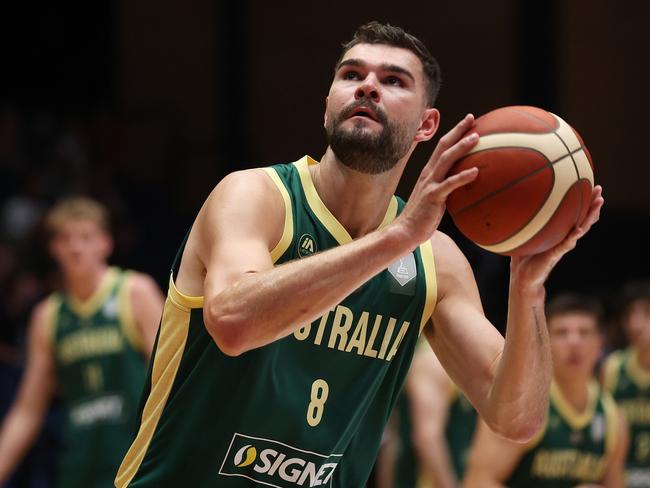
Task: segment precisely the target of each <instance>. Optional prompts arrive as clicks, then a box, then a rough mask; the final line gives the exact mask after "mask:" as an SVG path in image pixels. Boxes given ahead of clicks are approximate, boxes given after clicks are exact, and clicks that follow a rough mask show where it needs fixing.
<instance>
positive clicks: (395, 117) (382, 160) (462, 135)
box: [116, 23, 603, 488]
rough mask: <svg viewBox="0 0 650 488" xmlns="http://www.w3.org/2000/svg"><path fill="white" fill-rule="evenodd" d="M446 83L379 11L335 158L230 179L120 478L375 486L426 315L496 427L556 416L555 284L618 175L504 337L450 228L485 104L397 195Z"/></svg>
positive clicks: (190, 270)
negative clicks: (448, 214) (407, 192)
mask: <svg viewBox="0 0 650 488" xmlns="http://www.w3.org/2000/svg"><path fill="white" fill-rule="evenodd" d="M438 87H439V73H438V67H437V64H436V63H435V60H433V58H432V57H431V55H430V54H429V53H428V51H427V50H426V48H425V47H424V45H423V44H422V43H421V42H420V41H419V40H417V39H416V38H414V37H413V36H411V35H409V34H406V33H405V32H404V31H403V30H402V29H399V28H396V27H392V26H388V25H381V24H378V23H371V24H368V25H366V26H364V27H362V28H361V29H360V30H359V31H358V32H357V35H356V36H355V38H354V39H353V40H352V41H351V42H350V43H348V44H347V45H346V47H345V48H344V53H343V55H342V57H341V59H340V60H339V62H338V63H337V65H336V68H335V74H334V80H333V82H332V84H331V87H330V91H329V95H328V97H327V107H326V110H325V117H324V125H325V128H326V132H327V134H328V136H329V146H328V148H327V149H326V151H325V154H324V155H323V156H322V158H321V161H320V163H319V162H318V161H315V160H313V159H311V158H310V157H307V156H305V157H303V158H301V159H300V160H298V161H297V162H296V163H294V164H282V165H277V166H273V167H270V168H264V169H253V170H247V171H241V172H236V173H233V174H231V175H229V176H227V177H226V178H224V180H223V181H221V182H220V183H219V184H218V185H217V187H216V188H215V190H214V191H213V193H212V194H211V195H210V196H209V197H208V199H207V201H206V202H205V204H204V206H203V208H202V209H201V210H200V212H199V214H198V216H197V218H196V221H195V223H194V225H193V227H192V230H191V232H190V233H189V235H188V238H187V240H186V241H185V242H184V243H183V246H182V247H181V249H180V251H179V254H178V257H177V259H176V261H175V263H174V265H173V271H172V274H171V276H170V281H169V292H168V297H167V302H166V304H165V310H164V312H163V321H162V327H161V330H160V335H159V338H158V342H157V346H156V350H155V352H154V359H153V363H152V368H151V381H150V382H149V381H148V382H147V384H148V385H149V386H150V389H149V391H148V398H147V399H146V403H145V404H144V407H143V410H142V412H141V425H140V430H139V432H138V434H137V437H136V439H135V441H134V442H133V444H132V445H131V448H130V449H129V451H128V453H127V455H126V456H125V459H124V461H123V462H122V465H121V467H120V470H119V472H118V475H117V478H116V485H117V486H118V487H124V486H133V487H142V486H156V487H160V486H178V485H181V484H182V485H185V486H219V487H241V486H258V485H262V486H265V485H266V486H282V487H284V486H325V485H327V486H337V487H346V488H348V487H350V488H353V487H360V486H363V485H364V483H365V481H366V479H367V478H368V475H369V472H370V470H371V467H372V464H373V461H374V459H375V457H376V454H377V449H378V446H379V442H380V438H381V435H382V431H383V427H384V425H385V423H386V420H387V418H388V415H389V413H390V411H391V408H392V406H393V405H394V402H395V400H396V398H397V395H398V392H399V390H400V387H401V385H402V382H403V380H404V377H405V375H406V372H407V370H408V366H409V364H410V361H411V357H412V355H413V351H414V349H415V343H416V342H417V339H418V337H419V335H420V332H421V331H422V330H423V329H424V331H425V332H424V333H425V334H426V335H427V337H428V338H429V340H430V341H431V343H432V347H433V349H434V350H435V351H436V353H437V355H438V357H439V358H440V361H441V363H442V364H443V366H444V367H445V369H446V370H447V371H448V372H449V374H450V376H451V377H452V378H453V379H454V380H455V381H456V382H457V383H458V384H459V385H460V386H461V388H462V389H463V390H464V392H465V393H466V394H467V395H468V397H469V398H470V399H471V400H472V403H473V404H474V405H476V406H477V408H478V410H479V412H480V413H481V414H482V415H483V417H484V418H485V419H486V420H487V422H488V423H489V424H490V425H491V426H492V427H493V428H494V429H496V430H497V431H499V432H501V433H502V434H503V435H506V436H508V437H511V438H514V439H519V440H524V439H528V438H529V437H530V436H532V435H533V433H534V432H535V431H537V429H538V428H539V426H540V425H541V422H542V420H543V416H544V411H545V408H544V406H545V402H546V399H547V394H548V384H549V381H550V353H549V349H548V341H547V335H546V327H545V325H544V317H543V296H544V288H543V283H544V280H545V279H546V277H547V275H548V273H549V272H550V270H551V268H552V267H553V266H554V265H555V263H557V261H558V260H559V259H560V257H561V256H562V255H563V254H564V253H566V252H567V251H568V250H569V249H570V248H572V247H573V246H574V245H575V244H576V241H577V239H578V238H579V237H580V236H582V235H583V234H584V233H585V232H586V231H587V229H588V228H589V227H590V226H591V225H592V224H593V223H594V222H595V221H596V220H597V218H598V213H599V208H600V206H601V205H602V202H603V200H602V198H601V196H600V188H597V189H596V190H595V191H594V195H593V202H592V205H591V208H590V211H589V213H588V216H587V217H586V218H585V220H584V221H583V222H581V223H580V225H579V227H578V228H576V229H575V230H574V231H573V232H572V233H571V235H570V236H568V237H567V239H566V240H565V241H564V242H562V243H561V244H560V245H559V246H558V247H556V248H554V249H553V250H551V251H549V252H547V253H545V254H541V255H537V256H529V257H526V258H518V259H514V260H513V261H512V271H511V273H512V287H511V294H510V299H511V301H510V321H509V323H508V327H509V332H508V338H507V340H506V344H505V347H504V342H503V338H502V337H501V335H500V334H499V333H498V331H497V330H496V329H495V328H494V327H493V326H492V325H491V324H490V323H489V322H488V321H487V319H486V318H485V316H484V314H483V312H482V308H481V304H480V300H479V295H478V292H477V289H476V284H475V281H474V278H473V276H472V274H471V271H470V267H469V264H468V263H467V261H466V260H465V258H464V257H463V255H462V254H461V252H460V251H459V250H458V248H457V247H456V246H455V244H454V243H453V242H452V241H451V240H450V239H449V238H448V237H447V236H445V235H443V234H441V233H440V232H436V228H437V226H438V223H439V222H440V219H441V217H442V214H443V212H444V208H445V199H446V198H447V195H448V194H449V192H451V191H452V190H454V189H455V188H458V187H460V186H462V185H464V184H466V183H468V182H470V181H472V180H473V179H474V178H475V177H476V175H477V172H478V170H477V169H475V168H474V169H469V170H467V171H465V172H463V173H460V174H459V175H457V176H454V177H451V178H446V177H445V175H446V173H447V171H448V170H449V168H450V166H451V165H452V164H453V162H454V161H456V160H457V159H458V158H459V157H461V156H462V155H463V154H465V153H466V152H467V151H468V150H469V149H470V148H472V147H473V146H474V145H475V144H476V141H477V137H476V135H468V134H467V133H468V131H470V129H471V128H472V126H473V118H472V116H471V115H468V116H467V117H465V118H464V119H463V120H462V121H461V122H460V123H459V124H458V125H457V126H456V127H455V128H454V129H452V130H451V131H450V132H449V133H448V134H447V135H446V136H445V137H443V138H442V140H441V142H440V143H439V144H438V146H437V148H436V149H435V151H434V152H433V155H432V157H431V159H430V161H429V163H428V164H427V166H426V167H425V168H424V170H423V172H422V175H421V177H420V179H419V180H418V182H417V184H416V186H415V188H414V190H413V193H412V194H411V197H410V199H409V202H408V203H407V204H406V205H404V204H403V203H402V202H400V201H399V200H398V199H397V198H395V197H394V196H393V193H394V191H395V189H396V187H397V183H398V181H399V179H400V176H401V174H402V171H403V170H404V167H405V165H406V163H407V161H408V159H409V156H410V155H411V153H412V152H413V150H414V148H415V147H416V145H417V144H418V143H419V142H421V141H426V140H429V139H431V137H433V135H434V133H435V132H436V129H437V127H438V122H439V113H438V111H437V110H436V109H435V108H433V104H434V99H435V95H436V93H437V91H438ZM434 259H435V266H434ZM431 317H433V319H434V323H435V331H434V327H433V326H432V325H431V322H430V319H431Z"/></svg>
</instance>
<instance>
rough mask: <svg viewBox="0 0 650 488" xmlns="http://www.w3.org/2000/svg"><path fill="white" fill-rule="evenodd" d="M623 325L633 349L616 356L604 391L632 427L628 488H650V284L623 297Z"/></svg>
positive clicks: (626, 291)
mask: <svg viewBox="0 0 650 488" xmlns="http://www.w3.org/2000/svg"><path fill="white" fill-rule="evenodd" d="M620 320H621V325H622V326H623V330H624V331H625V335H626V336H627V339H628V341H629V342H630V344H631V346H630V347H629V348H628V349H627V350H625V351H617V352H614V353H612V354H611V355H610V356H609V357H608V358H607V361H606V363H605V367H604V373H605V374H604V387H605V389H606V390H607V391H609V392H610V393H611V394H612V396H613V397H614V399H615V400H616V401H617V403H618V404H619V405H620V407H621V409H622V410H623V412H624V413H625V416H626V418H627V421H628V423H629V425H630V449H629V451H628V454H627V461H626V467H625V471H626V483H627V484H626V486H628V487H630V488H640V487H647V486H650V283H630V284H628V285H627V286H626V287H625V288H624V290H623V293H622V303H621V313H620Z"/></svg>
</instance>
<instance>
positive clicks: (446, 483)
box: [414, 433, 458, 488]
mask: <svg viewBox="0 0 650 488" xmlns="http://www.w3.org/2000/svg"><path fill="white" fill-rule="evenodd" d="M414 444H415V448H416V451H417V453H418V457H419V458H420V459H421V462H422V463H423V464H424V469H425V473H427V475H428V476H427V478H431V480H432V481H433V482H434V483H433V484H434V486H436V487H438V488H455V487H456V486H458V480H457V479H456V475H455V473H454V469H453V467H452V465H451V456H450V455H449V449H447V441H446V439H445V438H444V437H443V435H442V433H440V435H436V436H435V437H432V438H431V439H430V442H428V443H427V445H426V446H424V445H422V443H419V442H418V441H417V439H414Z"/></svg>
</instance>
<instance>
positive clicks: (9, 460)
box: [0, 407, 43, 485]
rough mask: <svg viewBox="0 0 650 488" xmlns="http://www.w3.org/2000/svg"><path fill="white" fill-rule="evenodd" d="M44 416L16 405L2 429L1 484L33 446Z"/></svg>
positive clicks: (0, 439) (0, 440) (0, 453)
mask: <svg viewBox="0 0 650 488" xmlns="http://www.w3.org/2000/svg"><path fill="white" fill-rule="evenodd" d="M42 421H43V420H42V416H41V417H39V416H38V415H34V414H31V413H29V412H25V411H21V410H20V409H18V408H16V407H14V408H12V409H11V410H10V411H9V413H8V414H7V416H6V418H5V421H4V422H3V424H2V429H1V430H0V485H3V484H4V483H5V482H6V481H7V479H8V478H9V476H11V474H12V473H13V471H14V470H15V469H16V466H18V464H19V463H20V461H21V460H22V458H23V456H24V455H25V452H26V451H27V450H28V449H29V448H30V447H31V446H32V444H33V443H34V439H35V438H36V435H37V434H38V431H39V429H40V427H41V424H42Z"/></svg>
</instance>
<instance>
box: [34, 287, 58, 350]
mask: <svg viewBox="0 0 650 488" xmlns="http://www.w3.org/2000/svg"><path fill="white" fill-rule="evenodd" d="M62 299H63V298H62V296H61V294H59V293H52V294H50V295H48V296H47V297H45V298H43V299H42V300H41V301H39V302H38V303H37V304H36V305H35V306H34V308H33V309H32V313H31V317H30V322H29V334H30V336H32V337H36V338H41V339H46V340H47V341H48V342H49V339H50V338H51V336H52V334H53V327H54V323H55V318H56V314H57V312H58V310H59V308H60V306H61V301H62Z"/></svg>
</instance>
